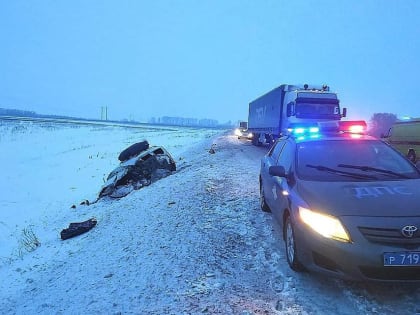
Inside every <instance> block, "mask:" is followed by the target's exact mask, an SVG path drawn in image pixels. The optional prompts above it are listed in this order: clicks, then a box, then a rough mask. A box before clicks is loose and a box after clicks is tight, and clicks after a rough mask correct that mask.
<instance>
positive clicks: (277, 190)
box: [268, 141, 296, 222]
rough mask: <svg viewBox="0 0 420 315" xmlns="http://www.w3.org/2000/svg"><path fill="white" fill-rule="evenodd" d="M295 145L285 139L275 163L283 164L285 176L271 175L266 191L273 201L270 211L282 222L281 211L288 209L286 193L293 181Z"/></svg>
mask: <svg viewBox="0 0 420 315" xmlns="http://www.w3.org/2000/svg"><path fill="white" fill-rule="evenodd" d="M295 147H296V145H295V144H294V143H292V142H291V141H286V143H285V145H284V147H283V149H282V151H281V152H280V155H279V158H278V160H277V163H276V165H280V166H283V167H284V169H285V171H286V176H287V177H280V176H272V187H271V188H270V191H269V192H268V193H271V196H272V198H273V203H272V205H271V211H272V212H273V214H274V215H275V216H276V217H277V219H278V220H279V222H282V218H283V213H284V210H285V209H288V207H289V202H288V200H289V199H288V193H289V192H290V190H291V189H290V186H291V185H293V182H294V174H293V165H294V162H295Z"/></svg>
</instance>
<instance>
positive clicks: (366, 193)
mask: <svg viewBox="0 0 420 315" xmlns="http://www.w3.org/2000/svg"><path fill="white" fill-rule="evenodd" d="M350 189H351V190H352V191H354V193H353V195H354V196H355V197H356V198H358V199H362V198H365V197H374V198H377V197H380V196H382V195H387V194H388V195H396V194H399V195H412V194H413V193H412V192H410V191H407V187H404V186H376V187H369V186H366V187H353V188H350Z"/></svg>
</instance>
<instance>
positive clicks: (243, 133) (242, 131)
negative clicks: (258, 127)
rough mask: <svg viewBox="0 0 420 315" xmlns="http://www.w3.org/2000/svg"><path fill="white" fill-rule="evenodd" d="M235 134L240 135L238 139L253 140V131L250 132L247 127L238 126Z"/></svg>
mask: <svg viewBox="0 0 420 315" xmlns="http://www.w3.org/2000/svg"><path fill="white" fill-rule="evenodd" d="M235 135H236V136H238V139H247V140H251V139H252V137H253V135H252V132H250V131H249V130H248V129H246V128H236V129H235Z"/></svg>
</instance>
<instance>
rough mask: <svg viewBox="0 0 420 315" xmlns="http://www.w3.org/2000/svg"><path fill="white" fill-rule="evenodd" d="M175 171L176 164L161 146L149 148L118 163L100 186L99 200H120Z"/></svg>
mask: <svg viewBox="0 0 420 315" xmlns="http://www.w3.org/2000/svg"><path fill="white" fill-rule="evenodd" d="M174 171H176V163H175V161H174V159H173V158H172V156H171V155H170V154H169V152H168V151H167V150H166V149H165V148H163V147H161V146H151V147H148V148H147V149H145V150H144V151H142V152H140V153H138V154H137V155H136V156H132V157H130V158H129V159H127V160H125V161H123V162H121V163H120V165H119V166H118V167H117V168H116V169H114V170H113V171H112V172H111V173H110V174H109V176H108V178H107V181H106V182H105V184H104V185H103V186H102V189H101V191H100V193H99V197H98V199H99V198H102V197H105V196H109V197H111V198H121V197H124V196H126V195H128V194H129V193H130V192H132V191H133V190H137V189H140V188H142V187H144V186H148V185H150V184H151V183H153V182H155V181H157V180H159V179H161V178H163V177H166V176H168V175H170V174H171V173H172V172H174Z"/></svg>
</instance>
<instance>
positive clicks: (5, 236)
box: [0, 121, 221, 266]
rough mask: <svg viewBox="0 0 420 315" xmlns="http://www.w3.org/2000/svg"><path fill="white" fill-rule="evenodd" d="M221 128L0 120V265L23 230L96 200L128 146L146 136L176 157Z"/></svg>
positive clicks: (44, 226) (46, 226)
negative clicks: (132, 126)
mask: <svg viewBox="0 0 420 315" xmlns="http://www.w3.org/2000/svg"><path fill="white" fill-rule="evenodd" d="M220 132H221V130H212V129H193V128H168V127H159V128H156V126H144V127H143V128H124V127H115V126H106V125H102V126H95V125H92V126H90V125H71V124H70V125H69V124H57V123H42V122H41V123H39V122H30V121H25V122H9V121H0V135H1V136H0V149H1V152H2V154H1V155H0V165H3V168H2V175H3V176H2V181H1V183H0V188H1V192H2V193H1V195H0V210H1V211H0V243H1V245H2V246H1V247H0V266H1V265H2V264H3V263H7V262H8V261H10V259H13V258H16V257H18V256H21V254H22V250H21V245H19V243H18V241H19V240H20V239H22V231H23V229H35V230H36V231H35V232H36V234H37V235H39V234H42V233H43V231H44V230H51V224H50V221H51V220H53V219H54V218H55V217H56V216H62V213H66V212H69V209H70V207H71V206H72V205H76V206H79V203H80V202H81V201H83V200H85V199H87V200H90V201H93V200H95V199H96V198H97V194H98V192H99V190H100V188H101V186H102V185H103V183H104V182H105V180H106V177H107V176H108V174H109V173H110V172H111V171H112V170H113V169H114V168H115V167H117V166H118V163H119V161H118V155H119V153H120V152H121V151H122V150H123V149H125V148H126V147H128V146H130V145H131V144H133V143H136V142H139V141H142V140H144V139H147V140H148V141H149V143H150V145H161V146H164V147H165V148H166V149H167V150H168V151H169V152H170V153H171V154H172V155H173V157H174V158H175V159H178V158H179V157H180V156H179V155H180V154H181V153H182V151H183V150H185V148H186V147H189V146H191V145H194V144H196V143H199V142H201V141H203V139H207V138H208V137H211V136H212V135H214V134H217V133H220ZM59 228H62V227H55V230H54V236H52V235H51V236H47V237H55V236H56V234H57V233H58V232H59V231H58V229H59Z"/></svg>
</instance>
